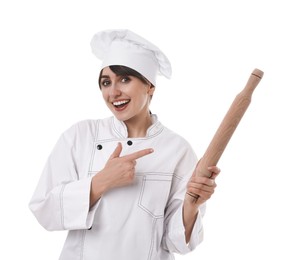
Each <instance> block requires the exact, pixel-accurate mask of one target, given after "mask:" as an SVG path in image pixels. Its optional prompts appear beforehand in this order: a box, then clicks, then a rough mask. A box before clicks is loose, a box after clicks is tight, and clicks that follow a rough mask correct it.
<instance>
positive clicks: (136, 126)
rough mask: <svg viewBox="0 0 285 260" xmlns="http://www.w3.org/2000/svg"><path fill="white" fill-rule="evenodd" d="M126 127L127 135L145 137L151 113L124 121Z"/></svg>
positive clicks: (150, 121) (150, 122)
mask: <svg viewBox="0 0 285 260" xmlns="http://www.w3.org/2000/svg"><path fill="white" fill-rule="evenodd" d="M124 123H125V124H126V126H127V129H128V137H130V138H137V137H145V136H146V132H147V130H148V128H149V127H150V126H151V125H152V119H151V115H150V114H147V115H146V116H144V117H137V118H132V119H130V120H127V121H125V122H124Z"/></svg>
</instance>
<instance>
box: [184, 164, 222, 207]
mask: <svg viewBox="0 0 285 260" xmlns="http://www.w3.org/2000/svg"><path fill="white" fill-rule="evenodd" d="M208 170H209V171H210V172H211V173H212V175H211V178H208V177H199V176H197V174H196V172H195V171H194V173H193V175H192V177H191V178H190V180H189V182H188V184H187V190H186V198H185V199H186V200H188V201H190V202H192V203H195V204H196V205H197V206H198V205H200V204H202V203H204V202H206V201H207V200H208V199H209V198H211V196H212V195H213V193H214V191H215V188H216V187H217V184H216V182H215V179H216V177H217V176H218V175H219V173H220V171H221V170H220V169H219V168H218V167H217V166H210V167H208ZM195 197H196V198H195Z"/></svg>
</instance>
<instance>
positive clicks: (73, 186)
mask: <svg viewBox="0 0 285 260" xmlns="http://www.w3.org/2000/svg"><path fill="white" fill-rule="evenodd" d="M91 180H92V177H88V178H86V179H82V180H79V181H75V182H72V183H69V184H66V185H65V188H64V190H63V192H62V195H61V211H62V214H61V215H62V224H63V227H64V229H67V230H75V229H88V228H90V227H91V226H92V224H93V220H94V216H95V212H96V210H97V208H98V206H99V204H100V200H99V201H98V202H97V203H96V204H95V205H94V206H93V207H92V208H91V209H90V189H91Z"/></svg>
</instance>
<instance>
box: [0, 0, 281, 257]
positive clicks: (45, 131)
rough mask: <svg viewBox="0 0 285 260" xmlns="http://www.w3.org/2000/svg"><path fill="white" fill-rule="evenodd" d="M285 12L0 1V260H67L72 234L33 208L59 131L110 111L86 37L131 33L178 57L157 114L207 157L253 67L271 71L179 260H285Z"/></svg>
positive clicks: (277, 8) (262, 5)
mask: <svg viewBox="0 0 285 260" xmlns="http://www.w3.org/2000/svg"><path fill="white" fill-rule="evenodd" d="M283 6H284V3H283V1H281V0H280V1H277V0H270V1H269V0H268V1H264V0H253V1H251V0H243V1H241V0H240V1H229V0H217V1H212V0H205V1H203V0H201V1H191V0H187V1H186V0H184V1H166V0H164V1H162V0H161V1H155V0H144V1H134V0H129V1H126V0H121V1H116V0H113V1H112V0H110V1H107V0H101V1H85V0H80V1H79V0H78V1H74V0H56V1H55V0H49V1H42V0H34V1H32V0H25V1H21V0H6V1H5V0H4V1H1V2H0V29H1V31H0V37H1V38H0V45H1V48H0V87H1V93H0V114H1V128H0V131H1V134H0V141H1V143H0V156H1V157H0V162H1V168H0V169H1V184H0V185H1V186H0V200H1V201H0V203H1V204H0V205H1V215H0V218H1V222H0V225H1V226H0V230H1V232H0V234H1V235H0V236H1V239H2V240H1V241H2V242H1V251H0V258H1V259H13V260H14V259H37V260H38V259H41V260H45V259H47V260H52V259H58V256H59V253H60V251H61V248H62V245H63V242H64V239H65V236H66V233H65V232H48V231H45V230H44V229H43V228H42V227H41V226H40V225H39V224H38V223H37V221H36V219H35V218H34V217H33V215H32V214H31V212H30V211H29V209H28V202H29V200H30V198H31V196H32V193H33V191H34V188H35V186H36V183H37V181H38V178H39V176H40V174H41V171H42V168H43V165H44V163H45V161H46V159H47V156H48V155H49V153H50V151H51V149H52V147H53V145H54V144H55V142H56V140H57V138H58V137H59V135H60V134H61V133H62V132H63V131H64V130H65V129H67V128H68V127H69V126H70V125H72V124H73V123H75V122H77V121H79V120H83V119H87V118H101V117H105V116H108V115H110V113H109V111H108V110H107V108H105V105H104V103H103V101H102V98H101V96H100V92H99V89H98V85H97V77H98V72H99V66H100V62H99V61H97V60H96V58H95V57H94V56H93V55H92V54H91V50H90V46H89V42H90V40H91V37H92V36H93V34H94V33H95V32H97V31H100V30H104V29H111V28H116V29H117V28H128V29H131V30H133V31H135V32H136V33H138V34H140V35H142V36H144V37H145V38H147V39H149V40H150V41H152V42H153V43H155V44H156V45H158V46H159V47H160V48H161V49H162V50H163V51H164V52H165V53H166V54H167V56H168V57H169V59H170V60H171V62H172V66H173V77H172V79H171V80H170V81H169V80H166V79H163V78H160V79H159V80H158V86H157V89H156V93H155V96H154V99H153V102H152V107H151V109H152V112H153V113H156V114H158V116H159V118H160V120H161V121H162V122H163V123H164V124H165V125H166V126H168V127H169V128H171V129H173V130H175V131H176V132H178V133H179V134H181V135H183V136H184V137H185V138H187V140H189V142H190V143H191V144H192V146H193V147H194V149H195V151H196V152H197V154H198V156H202V154H203V152H204V151H205V149H206V147H207V144H208V143H209V141H210V140H211V138H212V136H213V134H214V132H215V131H216V129H217V127H218V125H219V123H220V121H221V119H222V118H223V116H224V114H225V113H226V111H227V110H228V108H229V106H230V104H231V103H232V101H233V99H234V97H235V96H236V95H237V94H238V93H239V92H240V91H241V90H242V88H243V87H244V86H245V84H246V82H247V79H248V77H249V75H250V73H251V72H252V70H253V69H254V68H259V69H261V70H263V71H264V73H265V74H264V78H263V79H262V81H261V82H260V84H259V85H258V87H257V88H256V90H255V92H254V95H253V99H252V103H251V105H250V107H249V108H248V110H247V112H246V114H245V116H244V118H243V119H242V121H241V123H240V125H239V126H238V129H237V130H236V132H235V134H234V136H233V138H232V139H231V141H230V143H229V145H228V147H227V148H226V151H225V153H224V155H223V157H222V158H221V160H220V162H219V167H220V168H221V169H222V173H221V175H220V177H219V179H218V180H217V183H218V188H217V190H216V193H215V194H214V196H213V197H212V198H211V200H210V201H209V203H208V209H207V214H206V216H205V218H204V225H205V239H204V242H203V243H202V244H201V245H200V246H199V247H198V248H197V249H196V250H195V251H194V252H193V253H191V254H190V255H186V256H177V259H180V260H182V259H192V260H197V259H221V258H222V259H231V260H235V259H259V258H261V257H262V259H274V260H279V259H285V252H284V234H285V224H284V219H285V213H284V212H285V211H284V185H285V182H284V173H285V172H284V158H283V157H284V144H285V142H284V132H285V127H284V111H285V104H284V88H285V73H284V69H285V67H284V66H285V64H284V63H285V50H284V49H285V47H284V46H285V37H284V31H285V30H284V25H285V15H284V13H285V10H284V7H283ZM166 145H167V144H166ZM4 255H5V256H4ZM101 260H103V259H101Z"/></svg>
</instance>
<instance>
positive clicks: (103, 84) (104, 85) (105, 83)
mask: <svg viewBox="0 0 285 260" xmlns="http://www.w3.org/2000/svg"><path fill="white" fill-rule="evenodd" d="M108 85H110V80H103V81H102V82H101V86H103V87H107V86H108Z"/></svg>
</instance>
